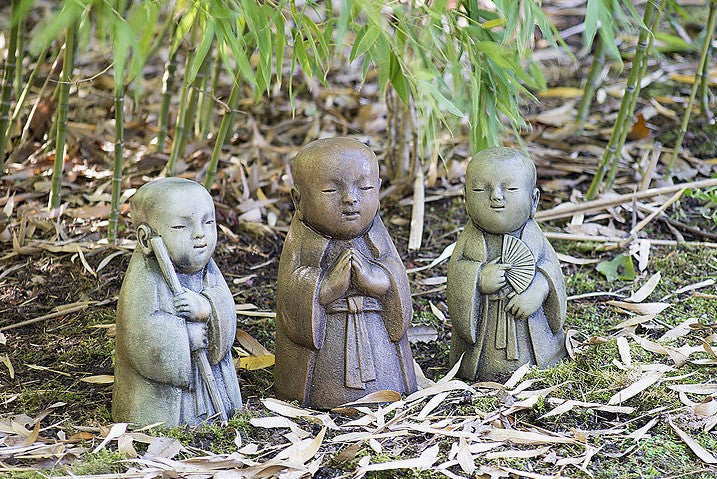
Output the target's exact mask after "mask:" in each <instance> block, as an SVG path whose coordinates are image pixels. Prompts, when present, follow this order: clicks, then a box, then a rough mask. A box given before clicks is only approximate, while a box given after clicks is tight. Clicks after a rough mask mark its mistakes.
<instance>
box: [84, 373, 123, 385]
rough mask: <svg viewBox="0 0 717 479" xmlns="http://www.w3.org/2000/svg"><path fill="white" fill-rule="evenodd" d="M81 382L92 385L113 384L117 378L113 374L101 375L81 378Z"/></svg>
mask: <svg viewBox="0 0 717 479" xmlns="http://www.w3.org/2000/svg"><path fill="white" fill-rule="evenodd" d="M80 381H82V382H83V383H90V384H112V383H114V382H115V377H114V376H113V375H111V374H100V375H98V376H87V377H84V378H80Z"/></svg>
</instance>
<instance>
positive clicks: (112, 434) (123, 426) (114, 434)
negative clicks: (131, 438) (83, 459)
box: [92, 422, 127, 454]
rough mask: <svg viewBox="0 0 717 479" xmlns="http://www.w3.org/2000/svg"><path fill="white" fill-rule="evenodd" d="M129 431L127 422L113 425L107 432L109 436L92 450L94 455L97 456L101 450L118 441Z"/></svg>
mask: <svg viewBox="0 0 717 479" xmlns="http://www.w3.org/2000/svg"><path fill="white" fill-rule="evenodd" d="M125 431H127V423H126V422H118V423H116V424H113V425H112V427H111V428H110V430H109V431H108V432H107V436H106V437H105V438H104V439H103V440H102V442H101V443H100V444H99V446H97V447H96V448H94V449H93V450H92V454H97V453H98V452H99V451H100V450H102V449H103V448H104V447H105V446H106V445H107V444H108V443H109V442H110V441H112V440H114V439H117V438H118V437H120V436H121V435H122V434H124V433H125Z"/></svg>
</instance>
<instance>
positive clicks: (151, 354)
mask: <svg viewBox="0 0 717 479" xmlns="http://www.w3.org/2000/svg"><path fill="white" fill-rule="evenodd" d="M131 212H132V221H133V223H134V225H135V227H136V228H137V247H136V248H135V250H134V253H133V254H132V259H131V260H130V263H129V267H128V268H127V273H126V274H125V277H124V281H123V282H122V289H121V290H120V294H119V299H118V302H117V345H116V351H115V382H114V390H113V391H112V418H113V419H114V420H115V421H117V422H130V423H134V424H139V425H148V424H154V423H159V422H161V423H163V424H164V425H165V426H168V427H172V426H177V425H179V424H190V425H192V424H198V423H201V422H203V421H205V420H208V419H215V418H219V419H222V420H226V419H227V418H228V417H230V416H231V415H232V414H233V413H234V411H236V410H238V409H241V407H242V399H241V394H240V392H239V383H238V381H237V375H236V370H235V369H234V363H233V362H232V356H231V346H232V343H233V342H234V335H235V332H236V309H235V305H234V299H233V297H232V294H231V292H230V291H229V288H228V287H227V284H226V282H225V281H224V278H223V277H222V274H221V272H220V271H219V269H218V268H217V265H216V263H215V262H214V260H212V254H213V253H214V247H215V246H216V243H217V229H216V224H215V219H214V204H213V202H212V198H211V196H210V195H209V193H208V192H207V191H206V190H205V189H204V187H202V186H201V185H200V184H199V183H196V182H194V181H191V180H186V179H182V178H161V179H157V180H154V181H151V182H149V183H147V184H146V185H144V186H142V187H141V188H139V190H137V193H136V194H135V195H134V196H133V197H132V203H131Z"/></svg>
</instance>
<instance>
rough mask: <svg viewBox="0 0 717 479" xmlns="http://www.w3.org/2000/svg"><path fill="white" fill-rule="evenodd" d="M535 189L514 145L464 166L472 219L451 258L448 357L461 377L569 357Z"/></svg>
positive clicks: (560, 283) (557, 279) (555, 265)
mask: <svg viewBox="0 0 717 479" xmlns="http://www.w3.org/2000/svg"><path fill="white" fill-rule="evenodd" d="M539 197H540V192H539V191H538V189H537V188H536V171H535V165H534V164H533V162H532V160H531V159H530V158H529V157H528V156H527V155H526V154H525V153H523V152H521V151H519V150H516V149H512V148H490V149H487V150H483V151H481V152H480V153H478V154H477V155H476V156H475V157H474V158H473V159H472V160H471V161H470V163H469V164H468V170H467V172H466V189H465V199H466V209H467V211H468V216H469V217H470V221H469V222H468V224H467V225H466V227H465V229H464V230H463V232H462V233H461V235H460V237H459V238H458V242H457V243H456V247H455V249H454V251H453V254H452V256H451V259H450V262H449V263H448V280H447V285H446V295H447V299H448V311H449V313H450V316H451V322H452V327H453V329H452V337H451V351H450V363H451V364H452V365H453V364H455V363H456V362H457V361H458V360H459V359H460V358H461V357H463V359H462V362H461V366H460V370H459V373H458V374H459V376H460V377H463V378H465V379H470V380H473V379H479V380H488V379H497V378H500V377H502V376H505V375H507V374H509V373H511V372H513V371H515V370H516V369H518V368H519V367H520V366H522V365H524V364H531V365H538V366H540V367H547V366H551V365H553V364H555V363H557V362H558V361H560V360H561V359H562V358H564V357H565V356H566V354H567V353H566V349H565V335H564V332H563V322H564V321H565V311H566V294H565V281H564V279H563V275H562V272H561V271H560V264H559V262H558V258H557V256H556V255H555V251H554V250H553V248H552V247H551V246H550V243H548V241H547V239H546V238H545V236H544V235H543V233H542V231H541V230H540V228H539V227H538V225H537V223H536V222H535V220H533V216H534V215H535V211H536V209H537V207H538V199H539Z"/></svg>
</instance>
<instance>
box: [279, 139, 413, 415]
mask: <svg viewBox="0 0 717 479" xmlns="http://www.w3.org/2000/svg"><path fill="white" fill-rule="evenodd" d="M291 172H292V175H293V177H294V186H295V187H294V190H293V191H292V199H293V201H294V205H295V207H296V213H295V215H294V218H293V219H292V221H291V226H290V228H289V232H288V234H287V236H286V240H285V242H284V248H283V250H282V252H281V260H280V261H279V277H278V284H277V312H276V365H275V367H274V374H275V387H276V393H277V396H279V397H281V398H284V399H289V400H296V401H299V402H301V403H302V404H304V405H308V406H311V407H314V408H319V409H328V408H332V407H335V406H338V405H340V404H343V403H346V402H350V401H355V400H357V399H360V398H361V397H363V396H365V395H366V394H369V393H372V392H375V391H378V390H382V389H390V390H393V391H397V392H399V393H411V392H413V391H415V390H416V375H415V372H414V368H413V358H412V356H411V349H410V347H409V344H408V337H407V334H406V333H407V330H408V327H409V325H410V322H411V311H412V309H411V290H410V287H409V285H408V277H407V276H406V270H405V268H404V266H403V262H402V261H401V258H400V257H399V256H398V252H397V251H396V247H395V246H394V244H393V241H392V240H391V237H390V236H389V235H388V232H387V231H386V227H385V226H384V224H383V222H382V221H381V218H380V217H379V216H378V207H379V188H380V186H381V180H380V179H379V175H378V162H377V160H376V156H375V155H374V153H373V152H372V151H371V150H370V149H369V148H367V147H366V146H365V145H363V144H362V143H360V142H359V141H357V140H353V139H350V138H329V139H321V140H316V141H314V142H312V143H309V144H308V145H306V146H305V147H303V148H302V149H301V150H300V151H299V152H298V153H297V155H296V157H295V158H294V160H293V161H292V164H291Z"/></svg>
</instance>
